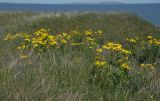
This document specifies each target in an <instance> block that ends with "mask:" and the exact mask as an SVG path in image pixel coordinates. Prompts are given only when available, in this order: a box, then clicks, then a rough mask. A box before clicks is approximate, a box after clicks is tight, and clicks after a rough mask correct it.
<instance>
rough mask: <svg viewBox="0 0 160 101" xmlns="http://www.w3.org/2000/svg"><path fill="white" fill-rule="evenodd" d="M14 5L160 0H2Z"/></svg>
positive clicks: (152, 1) (146, 0) (1, 0)
mask: <svg viewBox="0 0 160 101" xmlns="http://www.w3.org/2000/svg"><path fill="white" fill-rule="evenodd" d="M0 2H12V3H53V4H54V3H72V2H73V3H79V2H84V3H89V2H91V3H95V2H123V3H160V0H0Z"/></svg>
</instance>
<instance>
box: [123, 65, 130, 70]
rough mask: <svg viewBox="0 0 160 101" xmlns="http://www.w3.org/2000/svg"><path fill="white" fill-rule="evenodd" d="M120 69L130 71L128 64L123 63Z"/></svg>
mask: <svg viewBox="0 0 160 101" xmlns="http://www.w3.org/2000/svg"><path fill="white" fill-rule="evenodd" d="M121 67H122V68H123V69H126V70H130V69H131V68H130V67H129V65H128V63H123V64H121Z"/></svg>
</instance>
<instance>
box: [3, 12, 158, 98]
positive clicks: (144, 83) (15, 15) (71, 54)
mask: <svg viewBox="0 0 160 101" xmlns="http://www.w3.org/2000/svg"><path fill="white" fill-rule="evenodd" d="M69 14H70V15H68V14H67V13H64V14H63V13H60V15H59V16H56V13H50V12H48V13H42V12H37V13H34V12H0V22H1V23H0V33H1V35H0V48H1V49H0V100H1V101H12V100H13V101H44V100H47V101H54V100H55V101H158V100H159V98H160V74H159V72H160V69H159V66H160V58H159V56H158V53H157V54H155V55H153V54H152V53H153V52H154V51H152V50H153V49H151V51H146V52H147V53H145V56H146V57H147V59H148V60H146V62H147V63H149V62H150V59H151V60H154V61H153V62H156V63H157V65H156V67H155V70H153V71H147V70H146V71H145V70H144V71H143V72H142V73H141V74H137V73H136V72H135V71H133V72H130V78H129V79H128V78H127V77H126V76H124V77H123V76H122V77H119V76H118V79H117V78H116V76H112V74H114V71H111V70H108V69H106V70H105V69H104V70H102V71H100V75H101V73H102V76H103V77H104V79H101V80H100V83H99V82H98V83H97V82H96V81H94V79H93V78H94V76H93V74H94V72H95V71H94V69H93V60H94V59H93V57H92V56H93V55H95V53H94V51H92V50H81V49H79V50H72V49H71V50H68V51H65V52H64V51H60V50H48V51H47V52H44V53H40V54H38V53H36V52H32V51H30V52H28V51H25V52H24V51H21V52H19V51H16V50H14V48H15V43H11V42H6V41H4V40H3V38H4V36H5V35H6V34H7V33H13V34H15V33H18V32H24V33H33V32H34V31H36V30H38V29H40V28H47V29H48V28H49V29H50V30H51V32H52V33H53V34H59V33H62V32H69V31H71V30H74V29H76V28H77V27H78V29H79V30H80V31H84V30H86V29H92V30H97V29H100V30H102V31H103V33H104V41H114V42H122V44H123V45H126V44H125V39H126V38H127V37H130V38H132V37H136V36H137V37H139V38H140V39H145V37H146V36H147V35H148V34H150V33H153V36H155V37H156V38H160V35H159V34H160V32H159V31H158V30H157V29H156V28H155V27H154V25H152V24H150V23H149V22H146V21H144V20H142V19H141V18H139V17H138V16H136V15H131V14H126V13H106V14H104V13H75V14H73V15H72V13H69ZM48 15H49V16H48ZM129 47H131V46H129ZM136 52H137V53H136V54H138V55H136V56H137V57H136V56H135V57H134V56H132V57H131V61H132V63H131V64H132V66H133V68H134V69H135V70H136V71H140V69H139V67H138V62H139V61H138V59H137V58H138V57H140V58H141V57H142V56H141V55H143V54H144V53H143V51H142V47H139V46H137V49H136ZM141 52H142V53H141ZM158 52H159V51H158ZM22 53H30V56H29V57H28V58H27V59H21V58H19V56H20V55H21V54H22ZM148 54H149V55H148ZM76 58H79V59H81V61H80V63H79V64H77V63H75V62H74V59H76ZM143 59H144V58H143ZM137 61H138V62H137ZM108 71H110V72H108ZM127 80H128V82H129V83H126V81H127Z"/></svg>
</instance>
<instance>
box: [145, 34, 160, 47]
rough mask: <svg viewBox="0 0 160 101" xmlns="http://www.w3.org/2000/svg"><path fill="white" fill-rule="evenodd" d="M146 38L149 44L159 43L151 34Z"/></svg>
mask: <svg viewBox="0 0 160 101" xmlns="http://www.w3.org/2000/svg"><path fill="white" fill-rule="evenodd" d="M147 39H148V43H149V44H155V45H160V40H157V39H155V38H153V37H152V36H150V35H149V36H147Z"/></svg>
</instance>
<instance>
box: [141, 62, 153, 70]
mask: <svg viewBox="0 0 160 101" xmlns="http://www.w3.org/2000/svg"><path fill="white" fill-rule="evenodd" d="M140 67H142V68H149V69H154V65H153V64H144V63H143V64H140Z"/></svg>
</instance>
